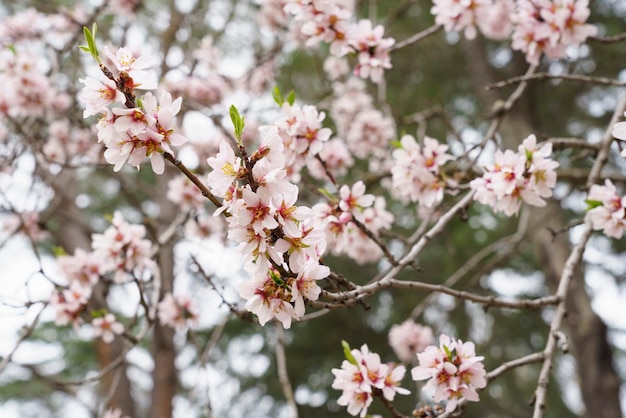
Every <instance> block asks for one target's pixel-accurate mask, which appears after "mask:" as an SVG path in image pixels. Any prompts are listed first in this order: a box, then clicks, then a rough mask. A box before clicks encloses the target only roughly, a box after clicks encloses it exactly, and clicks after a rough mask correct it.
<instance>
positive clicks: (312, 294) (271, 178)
mask: <svg viewBox="0 0 626 418" xmlns="http://www.w3.org/2000/svg"><path fill="white" fill-rule="evenodd" d="M284 109H287V110H288V111H289V112H291V111H293V110H294V109H296V112H293V113H292V116H294V117H293V118H285V119H283V120H282V121H281V123H280V124H282V125H283V129H284V130H285V131H288V130H291V129H295V130H296V131H297V130H298V129H299V127H295V125H298V124H299V122H297V120H298V118H297V117H296V115H297V114H298V113H300V112H299V111H297V108H292V107H285V108H284ZM310 109H311V113H310V115H315V116H314V117H313V119H312V120H314V121H316V122H311V121H309V122H310V123H307V122H306V121H305V120H306V119H307V118H306V117H305V118H304V120H303V124H304V126H308V127H309V128H310V127H311V126H314V124H315V123H318V122H321V118H320V116H319V114H318V113H317V111H315V110H314V108H312V107H311V108H310ZM305 113H306V112H305ZM280 124H279V125H280ZM260 132H261V135H262V138H261V141H260V144H259V146H258V148H257V149H256V150H255V151H254V152H252V154H251V156H250V157H247V158H246V160H245V161H243V159H242V158H241V157H237V156H236V155H235V153H234V151H233V150H232V148H231V147H230V146H229V145H228V144H226V143H222V144H221V145H220V152H219V153H218V154H217V156H215V157H211V158H209V159H208V163H209V165H210V166H211V167H212V168H213V171H212V172H211V173H209V175H208V177H207V180H208V186H209V188H211V190H212V191H215V192H216V194H218V193H219V194H218V195H220V196H222V197H223V198H224V206H223V207H222V208H220V209H218V211H216V214H217V213H220V212H221V211H223V210H225V208H227V209H228V214H229V216H228V217H227V219H226V221H227V222H228V224H229V230H228V238H229V239H231V240H233V241H235V242H237V243H238V244H239V245H238V247H237V249H238V250H239V251H240V252H241V254H242V258H243V263H244V269H245V270H246V271H247V272H249V273H250V275H251V276H252V277H251V278H250V279H249V280H248V281H246V282H244V283H242V284H241V285H240V287H239V294H240V296H241V297H242V298H244V299H246V305H245V307H246V309H247V310H248V311H250V312H253V313H255V314H256V315H257V316H258V318H259V323H260V324H261V325H264V324H265V323H267V322H268V321H269V320H272V319H277V320H278V321H280V322H281V323H282V324H283V326H284V327H285V328H288V327H290V326H291V322H292V321H293V320H298V319H300V318H301V317H302V315H304V311H305V301H306V300H316V299H317V298H318V297H319V294H320V292H321V289H320V287H319V286H318V285H317V284H316V281H317V280H321V279H324V278H325V277H326V276H328V274H329V271H330V270H329V269H328V267H326V266H323V265H322V264H321V263H320V257H321V255H322V254H323V253H324V251H325V249H326V241H325V234H324V231H323V229H322V228H321V227H320V226H319V224H318V222H317V220H315V219H313V216H312V211H311V209H310V208H307V207H302V206H297V205H296V201H297V198H298V187H297V186H296V185H294V184H293V183H291V182H290V181H289V180H288V179H287V169H286V165H287V164H288V158H285V155H284V154H283V151H284V150H286V149H288V148H289V146H291V144H292V143H293V140H295V141H298V140H300V139H303V140H304V141H305V145H306V148H301V151H303V152H304V153H305V154H306V153H307V152H310V148H311V146H312V144H313V143H314V142H310V141H309V140H310V139H312V138H313V137H310V138H306V136H305V137H303V138H299V137H298V136H296V137H290V139H288V141H289V142H288V143H287V144H285V143H284V142H283V141H284V138H282V137H281V136H280V135H279V132H280V128H277V127H276V126H273V127H266V128H263V129H260ZM309 132H311V131H310V130H309ZM292 155H293V154H292ZM244 167H245V168H244Z"/></svg>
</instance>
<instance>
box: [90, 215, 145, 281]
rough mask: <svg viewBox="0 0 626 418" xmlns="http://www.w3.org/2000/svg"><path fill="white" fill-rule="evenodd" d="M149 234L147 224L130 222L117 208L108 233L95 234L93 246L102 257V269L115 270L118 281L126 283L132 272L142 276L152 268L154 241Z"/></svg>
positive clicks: (104, 270) (115, 278)
mask: <svg viewBox="0 0 626 418" xmlns="http://www.w3.org/2000/svg"><path fill="white" fill-rule="evenodd" d="M145 235H146V229H145V227H144V226H143V225H132V224H129V223H128V222H126V221H125V220H124V218H123V216H122V214H121V212H115V213H114V215H113V221H112V225H111V226H110V227H109V228H107V229H106V230H105V231H104V233H102V234H94V235H93V237H92V247H93V249H94V251H95V252H96V253H97V254H98V256H99V257H100V258H101V260H102V264H101V269H102V270H101V273H102V274H103V275H104V274H107V273H112V274H113V281H114V282H115V283H124V282H126V281H128V280H129V276H131V275H133V274H135V275H136V276H135V277H141V275H142V274H143V273H144V272H145V271H146V270H147V269H150V268H152V267H153V266H154V262H153V261H152V260H151V259H150V255H151V254H150V253H151V249H152V244H151V242H150V241H148V240H146V239H144V236H145Z"/></svg>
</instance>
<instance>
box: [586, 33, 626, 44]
mask: <svg viewBox="0 0 626 418" xmlns="http://www.w3.org/2000/svg"><path fill="white" fill-rule="evenodd" d="M587 40H589V41H595V42H601V43H604V44H611V43H614V42H621V41H623V40H626V32H622V33H618V34H617V35H610V36H602V37H599V36H590V37H589V38H587Z"/></svg>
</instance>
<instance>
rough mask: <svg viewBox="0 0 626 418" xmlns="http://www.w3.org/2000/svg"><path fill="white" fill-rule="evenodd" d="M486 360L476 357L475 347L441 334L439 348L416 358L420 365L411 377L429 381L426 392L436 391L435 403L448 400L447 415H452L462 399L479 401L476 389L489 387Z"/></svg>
mask: <svg viewBox="0 0 626 418" xmlns="http://www.w3.org/2000/svg"><path fill="white" fill-rule="evenodd" d="M483 358H484V357H482V356H476V353H475V348H474V343H472V342H465V343H464V342H463V341H461V340H457V341H454V340H452V339H451V338H450V337H449V336H447V335H445V334H442V335H441V336H440V337H439V347H437V346H434V345H431V346H429V347H427V348H426V350H425V351H424V352H423V353H420V354H418V355H417V359H418V361H419V365H418V366H417V367H415V368H413V369H412V370H411V376H412V377H413V380H425V379H430V380H429V381H428V382H427V383H426V385H425V386H424V389H432V390H434V391H435V393H434V395H433V399H434V400H435V402H441V401H442V400H444V399H446V400H447V401H448V403H447V405H446V412H451V411H453V410H454V409H455V408H456V405H457V403H458V402H459V400H460V399H462V398H464V399H467V400H468V401H478V400H479V398H478V393H477V392H476V389H481V388H484V387H485V386H486V385H487V380H486V378H485V367H484V366H483V364H482V363H481V361H482V360H483Z"/></svg>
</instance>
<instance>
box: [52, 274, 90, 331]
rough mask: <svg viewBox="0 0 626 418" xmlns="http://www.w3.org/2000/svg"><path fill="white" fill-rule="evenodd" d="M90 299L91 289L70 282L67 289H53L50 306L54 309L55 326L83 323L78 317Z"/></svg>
mask: <svg viewBox="0 0 626 418" xmlns="http://www.w3.org/2000/svg"><path fill="white" fill-rule="evenodd" d="M90 297H91V287H85V286H82V285H81V284H80V283H78V282H72V283H71V284H70V286H69V287H68V288H65V289H55V290H54V291H53V292H52V294H51V295H50V306H51V307H52V308H54V311H55V315H56V318H55V320H54V323H55V324H56V325H67V324H70V323H71V324H73V325H74V326H78V325H79V324H80V323H82V322H83V320H82V318H81V317H80V315H81V314H82V313H83V312H84V311H85V309H86V308H87V302H88V301H89V298H90Z"/></svg>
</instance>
